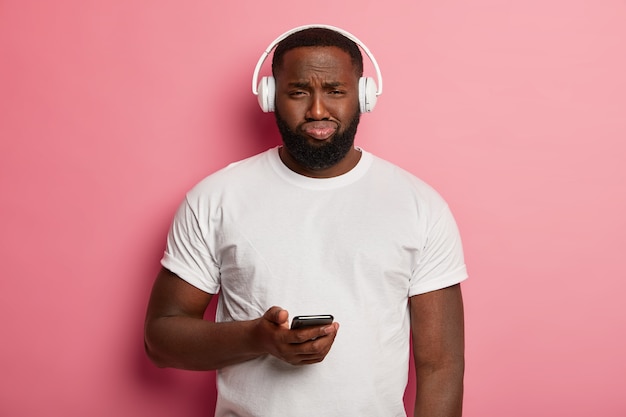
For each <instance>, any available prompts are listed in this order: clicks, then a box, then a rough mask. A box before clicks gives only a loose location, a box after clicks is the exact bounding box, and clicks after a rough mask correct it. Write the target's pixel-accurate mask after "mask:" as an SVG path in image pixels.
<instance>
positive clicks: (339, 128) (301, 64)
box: [276, 47, 360, 171]
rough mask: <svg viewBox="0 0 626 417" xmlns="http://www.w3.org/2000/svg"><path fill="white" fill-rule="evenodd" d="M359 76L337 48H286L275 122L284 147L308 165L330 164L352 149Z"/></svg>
mask: <svg viewBox="0 0 626 417" xmlns="http://www.w3.org/2000/svg"><path fill="white" fill-rule="evenodd" d="M358 79H359V77H358V75H357V74H356V72H355V70H354V67H353V65H352V61H351V60H350V55H348V53H346V52H344V51H343V50H341V49H339V48H337V47H301V48H296V49H292V50H290V51H288V52H287V53H285V55H284V56H283V63H282V66H281V67H280V69H279V71H278V72H277V74H276V121H277V125H278V129H279V131H280V133H281V135H282V137H283V142H284V145H285V149H286V150H287V152H288V153H289V155H290V156H291V157H292V158H293V159H294V160H295V162H296V163H297V164H299V165H300V166H302V167H304V168H305V169H307V170H312V171H317V170H324V169H328V168H331V167H333V166H335V165H337V164H338V163H339V162H340V161H342V160H343V159H344V158H345V156H346V155H347V154H348V152H350V150H351V149H353V148H354V136H355V135H356V130H357V126H358V124H359V117H360V112H359V105H358V101H359V98H358Z"/></svg>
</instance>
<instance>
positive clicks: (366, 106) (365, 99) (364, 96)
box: [359, 77, 378, 113]
mask: <svg viewBox="0 0 626 417" xmlns="http://www.w3.org/2000/svg"><path fill="white" fill-rule="evenodd" d="M377 91H378V88H377V87H376V81H374V79H373V78H372V77H361V78H359V108H360V110H361V113H369V112H371V111H372V110H374V106H376V100H378V96H377V95H376V92H377Z"/></svg>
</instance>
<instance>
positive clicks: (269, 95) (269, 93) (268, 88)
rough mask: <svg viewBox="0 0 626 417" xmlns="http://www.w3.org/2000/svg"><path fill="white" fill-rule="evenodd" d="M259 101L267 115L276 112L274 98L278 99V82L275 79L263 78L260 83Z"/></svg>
mask: <svg viewBox="0 0 626 417" xmlns="http://www.w3.org/2000/svg"><path fill="white" fill-rule="evenodd" d="M258 92H259V94H258V96H257V98H258V100H259V106H261V110H263V111H264V112H265V113H270V112H273V111H274V98H275V97H276V82H275V81H274V77H263V78H261V81H260V82H259V88H258Z"/></svg>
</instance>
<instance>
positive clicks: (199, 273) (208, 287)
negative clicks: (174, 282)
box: [161, 199, 220, 294]
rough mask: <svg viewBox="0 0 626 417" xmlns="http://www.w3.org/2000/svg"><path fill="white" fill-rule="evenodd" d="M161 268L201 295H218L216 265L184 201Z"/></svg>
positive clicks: (172, 226) (173, 225)
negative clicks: (194, 288)
mask: <svg viewBox="0 0 626 417" xmlns="http://www.w3.org/2000/svg"><path fill="white" fill-rule="evenodd" d="M161 265H163V267H164V268H166V269H168V270H170V271H171V272H173V273H174V274H176V275H178V276H179V277H180V278H182V279H183V280H185V281H187V282H188V283H190V284H191V285H193V286H194V287H196V288H198V289H200V290H202V291H205V292H207V293H209V294H217V292H218V291H219V287H220V282H219V279H220V274H219V268H218V265H217V263H216V262H215V258H214V257H213V256H212V254H211V250H210V248H209V246H208V245H207V240H206V238H205V235H204V233H203V231H202V227H201V226H200V224H199V222H198V217H197V215H196V213H194V211H193V209H192V207H191V206H190V205H189V202H188V200H187V199H185V200H184V201H183V203H182V204H181V205H180V207H179V208H178V210H177V212H176V215H175V216H174V220H173V222H172V225H171V227H170V230H169V233H168V235H167V244H166V248H165V253H164V254H163V258H162V259H161Z"/></svg>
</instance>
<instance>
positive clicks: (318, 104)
mask: <svg viewBox="0 0 626 417" xmlns="http://www.w3.org/2000/svg"><path fill="white" fill-rule="evenodd" d="M305 117H306V118H307V119H308V120H327V119H329V118H330V113H329V112H328V107H327V105H326V102H325V100H324V96H323V94H320V93H314V94H313V95H311V101H310V103H309V108H308V109H307V112H306V115H305Z"/></svg>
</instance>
